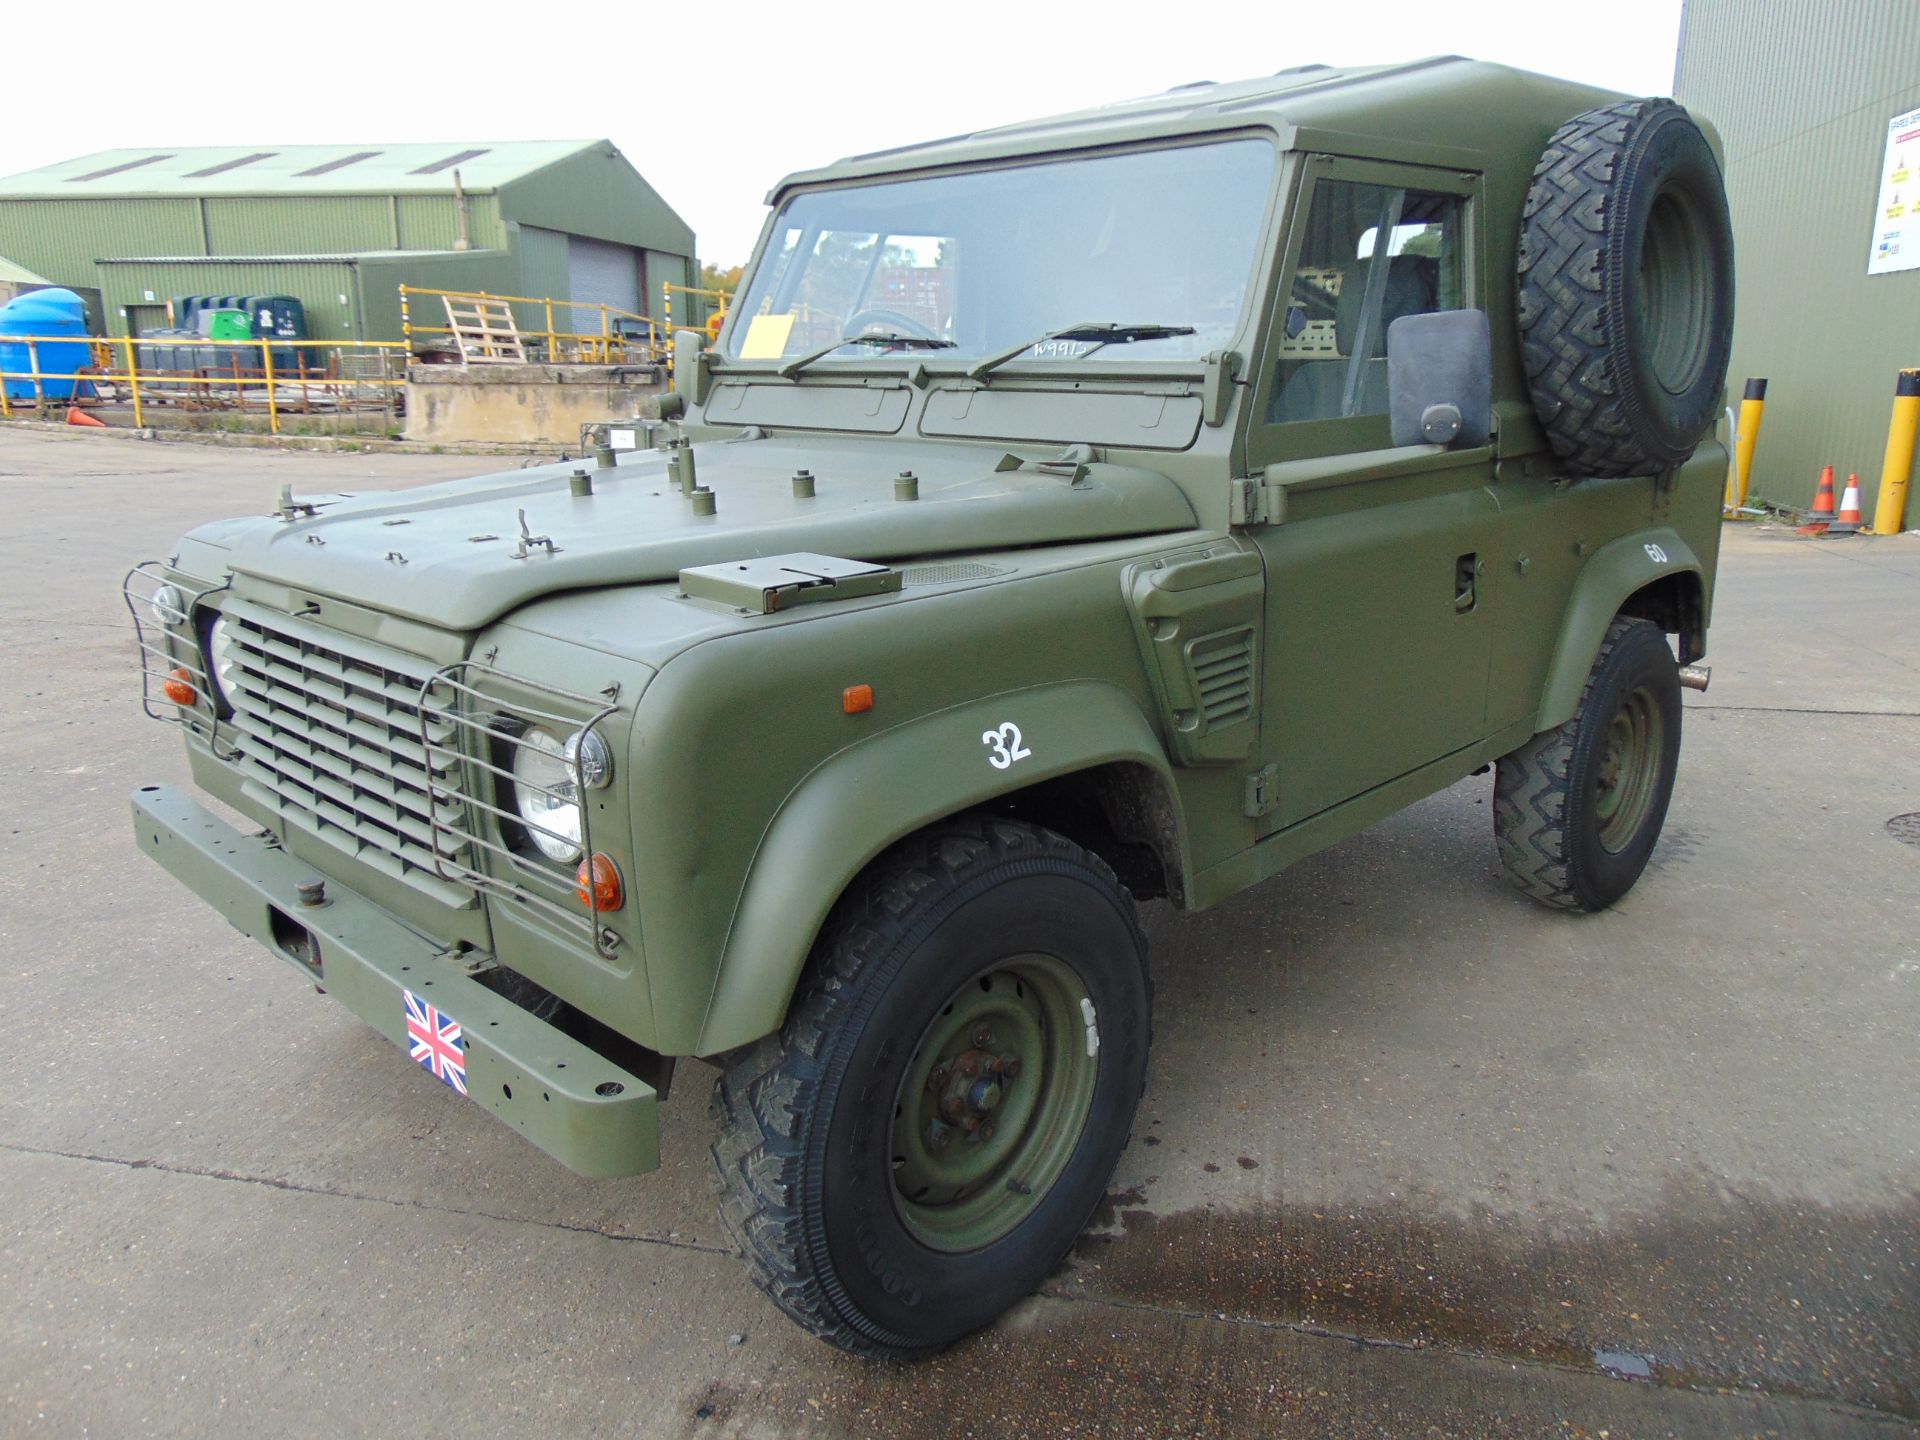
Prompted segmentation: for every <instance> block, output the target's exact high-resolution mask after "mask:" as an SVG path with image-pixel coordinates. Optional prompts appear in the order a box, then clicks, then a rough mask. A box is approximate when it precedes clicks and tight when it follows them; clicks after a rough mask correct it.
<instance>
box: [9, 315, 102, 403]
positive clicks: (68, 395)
mask: <svg viewBox="0 0 1920 1440" xmlns="http://www.w3.org/2000/svg"><path fill="white" fill-rule="evenodd" d="M86 333H87V302H86V301H84V300H82V299H81V298H80V297H79V296H78V295H76V294H74V293H73V291H71V290H59V289H52V290H29V291H28V292H27V293H26V294H24V295H16V296H15V297H14V298H13V299H11V300H9V301H8V302H7V303H6V304H5V305H0V370H5V371H7V372H8V373H9V374H11V373H14V372H16V371H31V370H32V369H34V368H35V367H34V364H33V361H34V355H33V354H31V353H29V352H28V349H27V347H26V345H25V344H24V343H22V342H20V341H17V340H8V339H7V338H6V337H7V336H10V335H32V336H34V337H35V338H36V339H37V340H39V343H38V344H36V345H35V346H34V347H33V349H34V351H35V352H37V353H38V356H39V360H40V364H39V370H40V373H41V374H42V375H72V374H73V373H74V372H75V371H77V370H79V369H81V368H82V367H83V366H87V365H91V364H92V363H93V347H92V346H90V345H88V344H87V343H86V339H85V336H86ZM48 335H73V336H77V337H80V338H79V339H78V342H77V343H75V344H66V343H63V342H59V341H54V342H51V343H49V342H48V341H46V340H45V339H42V338H41V337H44V336H48ZM87 383H88V382H87V381H85V380H42V381H41V382H40V390H41V393H42V394H44V395H45V396H46V397H47V398H48V399H49V400H70V399H72V398H73V396H74V394H75V393H76V392H80V391H81V387H83V386H85V385H86V384H87ZM6 386H7V398H8V399H9V400H31V399H33V381H32V379H31V378H27V379H17V380H9V381H7V382H6Z"/></svg>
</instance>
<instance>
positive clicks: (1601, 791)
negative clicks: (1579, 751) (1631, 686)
mask: <svg viewBox="0 0 1920 1440" xmlns="http://www.w3.org/2000/svg"><path fill="white" fill-rule="evenodd" d="M1666 726H1667V722H1666V716H1665V714H1664V713H1663V712H1662V710H1661V709H1660V703H1659V701H1658V700H1657V699H1655V697H1654V694H1653V692H1652V691H1651V690H1649V689H1648V688H1647V687H1646V686H1644V685H1642V686H1640V687H1639V688H1638V689H1636V690H1634V691H1632V692H1631V693H1629V694H1628V695H1627V696H1626V698H1625V699H1623V700H1622V701H1621V702H1620V708H1619V709H1618V710H1616V711H1614V713H1613V718H1612V719H1611V720H1610V721H1608V722H1607V730H1606V734H1605V736H1604V737H1602V740H1601V749H1600V763H1599V765H1598V766H1597V767H1596V769H1595V773H1594V797H1593V812H1594V817H1595V819H1596V820H1597V821H1598V822H1599V832H1600V844H1601V847H1602V848H1603V849H1605V850H1606V851H1607V852H1608V853H1609V854H1612V855H1618V854H1619V853H1620V852H1621V851H1622V850H1625V849H1626V848H1627V847H1628V846H1629V845H1631V844H1632V843H1633V839H1634V836H1636V835H1637V834H1639V832H1640V828H1641V826H1643V825H1644V824H1645V823H1646V820H1647V815H1648V813H1649V812H1650V811H1651V810H1652V809H1653V799H1654V794H1655V792H1656V791H1657V790H1658V789H1659V788H1660V762H1661V757H1662V755H1663V754H1664V753H1665V750H1666Z"/></svg>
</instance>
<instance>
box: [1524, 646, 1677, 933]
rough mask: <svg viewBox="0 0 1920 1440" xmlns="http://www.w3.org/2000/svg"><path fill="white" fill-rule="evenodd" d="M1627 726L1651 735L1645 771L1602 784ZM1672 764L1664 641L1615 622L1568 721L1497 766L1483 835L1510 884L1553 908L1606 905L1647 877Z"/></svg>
mask: <svg viewBox="0 0 1920 1440" xmlns="http://www.w3.org/2000/svg"><path fill="white" fill-rule="evenodd" d="M1636 724H1638V725H1640V726H1641V727H1643V729H1650V730H1654V731H1657V734H1654V735H1646V736H1645V737H1644V738H1645V741H1646V743H1645V745H1644V746H1643V749H1644V752H1645V753H1644V754H1643V755H1641V756H1640V759H1641V760H1642V761H1643V762H1644V763H1643V764H1641V765H1639V766H1638V767H1637V768H1636V769H1635V770H1634V772H1633V773H1632V774H1631V775H1630V776H1628V777H1627V778H1626V779H1625V780H1622V779H1621V778H1620V772H1619V769H1618V767H1617V766H1616V768H1615V775H1614V783H1613V784H1612V785H1611V786H1609V784H1608V774H1607V771H1608V762H1609V755H1610V753H1614V752H1615V751H1616V750H1617V748H1618V747H1617V742H1618V741H1619V739H1620V738H1621V737H1622V735H1623V734H1625V733H1627V732H1630V731H1632V730H1633V729H1634V727H1635V725H1636ZM1679 759H1680V680H1679V675H1678V671H1677V667H1676V665H1675V662H1674V658H1673V652H1672V650H1670V649H1668V647H1667V637H1666V635H1665V634H1664V633H1663V632H1662V631H1661V630H1660V628H1659V627H1658V626H1656V625H1653V624H1650V623H1649V622H1647V621H1645V620H1626V619H1620V620H1615V621H1614V622H1613V623H1612V624H1611V625H1610V626H1608V627H1607V634H1606V638H1605V639H1604V640H1603V641H1601V644H1600V653H1599V654H1598V655H1597V656H1595V657H1594V662H1593V669H1592V671H1591V672H1590V673H1589V674H1588V676H1587V684H1586V689H1585V690H1584V691H1583V692H1582V693H1581V696H1580V704H1579V707H1578V708H1577V709H1576V710H1575V711H1574V713H1573V718H1572V719H1571V720H1569V721H1567V723H1566V724H1564V725H1561V726H1559V727H1558V728H1557V729H1553V730H1547V731H1543V732H1542V733H1540V734H1538V735H1536V736H1534V737H1533V739H1531V740H1529V741H1528V742H1527V743H1526V744H1525V745H1522V746H1521V747H1520V748H1519V749H1518V750H1515V751H1514V752H1513V753H1511V754H1509V755H1504V756H1502V757H1501V759H1500V763H1499V765H1498V766H1497V767H1496V768H1495V772H1494V786H1493V831H1494V837H1495V839H1496V840H1497V841H1498V842H1499V846H1500V859H1501V862H1502V863H1503V864H1504V865H1505V866H1506V870H1507V875H1508V878H1509V879H1511V880H1512V881H1513V883H1514V884H1515V885H1516V886H1518V887H1519V888H1520V889H1521V890H1523V891H1525V892H1526V893H1527V894H1529V895H1531V896H1532V897H1533V898H1534V899H1536V900H1538V901H1540V902H1541V903H1542V904H1544V905H1551V906H1553V907H1555V908H1556V909H1561V910H1604V909H1605V908H1606V907H1607V906H1609V905H1611V904H1613V903H1614V901H1616V900H1618V899H1619V898H1620V897H1621V896H1622V895H1625V894H1626V893H1627V891H1629V890H1631V889H1632V888H1633V885H1634V882H1635V881H1636V880H1638V879H1639V878H1640V872H1641V871H1642V870H1644V869H1646V866H1647V857H1648V856H1650V855H1651V854H1652V853H1653V847H1654V844H1655V842H1656V841H1658V840H1659V838H1660V828H1661V826H1662V825H1663V824H1664V823H1665V821H1666V815H1667V803H1668V801H1669V800H1671V799H1672V797H1673V776H1674V771H1675V769H1676V767H1677V766H1678V764H1679ZM1610 801H1611V803H1609V802H1610ZM1623 806H1630V807H1631V809H1630V810H1626V809H1623V808H1622V807H1623Z"/></svg>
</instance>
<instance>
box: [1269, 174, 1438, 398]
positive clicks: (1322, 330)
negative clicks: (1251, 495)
mask: <svg viewBox="0 0 1920 1440" xmlns="http://www.w3.org/2000/svg"><path fill="white" fill-rule="evenodd" d="M1462 204H1463V202H1462V199H1461V197H1460V196H1458V195H1440V194H1435V193H1432V192H1430V191H1424V190H1411V189H1406V188H1404V187H1400V186H1394V185H1379V184H1366V183H1362V182H1359V181H1354V180H1321V181H1319V182H1318V183H1317V184H1316V185H1315V186H1314V188H1313V198H1312V202H1311V204H1310V205H1309V206H1308V209H1307V217H1306V230H1305V233H1304V235H1303V237H1302V239H1301V243H1300V253H1299V258H1298V259H1297V260H1296V261H1295V263H1294V268H1293V274H1292V276H1291V277H1290V278H1289V281H1288V288H1287V292H1286V294H1287V302H1286V303H1287V309H1286V312H1285V316H1284V327H1283V335H1282V338H1281V341H1280V347H1279V369H1278V371H1277V373H1276V374H1275V376H1274V387H1273V391H1272V396H1271V399H1270V400H1269V401H1268V405H1267V416H1266V419H1267V423H1268V424H1273V425H1280V424H1288V423H1291V422H1293V421H1296V420H1337V419H1341V418H1343V417H1345V416H1351V415H1383V414H1385V413H1386V410H1387V358H1386V357H1387V326H1389V325H1390V324H1392V323H1393V322H1394V321H1395V320H1398V319H1399V318H1400V317H1401V316H1402V315H1424V314H1426V313H1428V312H1430V311H1434V310H1454V309H1458V308H1459V307H1460V305H1461V304H1462V303H1463V291H1462V284H1461V270H1462V266H1461V248H1462V226H1461V207H1462ZM1383 237H1384V238H1383Z"/></svg>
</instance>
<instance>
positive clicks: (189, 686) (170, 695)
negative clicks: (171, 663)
mask: <svg viewBox="0 0 1920 1440" xmlns="http://www.w3.org/2000/svg"><path fill="white" fill-rule="evenodd" d="M160 688H161V689H162V690H164V691H166V693H167V699H169V700H171V701H172V702H173V703H174V704H176V705H191V704H193V702H194V701H195V700H197V699H199V698H200V697H199V696H198V695H196V694H195V693H194V689H193V675H192V672H190V671H187V670H183V669H178V668H176V669H174V670H173V671H172V672H170V673H169V674H168V676H167V679H166V683H165V684H164V685H162V686H161V687H160Z"/></svg>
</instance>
